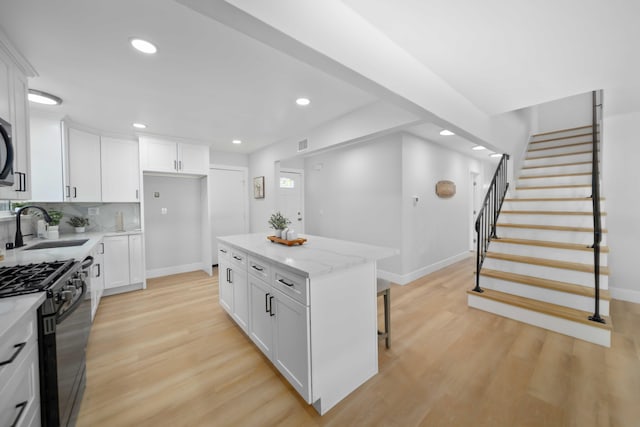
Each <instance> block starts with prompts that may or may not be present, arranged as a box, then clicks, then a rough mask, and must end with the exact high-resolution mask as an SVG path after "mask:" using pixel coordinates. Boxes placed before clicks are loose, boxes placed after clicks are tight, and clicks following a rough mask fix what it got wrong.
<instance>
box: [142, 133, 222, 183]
mask: <svg viewBox="0 0 640 427" xmlns="http://www.w3.org/2000/svg"><path fill="white" fill-rule="evenodd" d="M140 155H141V164H142V170H143V171H146V172H164V173H177V174H189V175H207V174H208V173H209V147H207V146H206V145H197V144H186V143H182V142H174V141H169V140H165V139H159V138H154V137H147V136H143V137H140Z"/></svg>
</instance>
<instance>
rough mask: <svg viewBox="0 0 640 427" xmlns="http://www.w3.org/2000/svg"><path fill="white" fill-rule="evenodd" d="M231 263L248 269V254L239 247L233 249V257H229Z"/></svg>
mask: <svg viewBox="0 0 640 427" xmlns="http://www.w3.org/2000/svg"><path fill="white" fill-rule="evenodd" d="M229 260H230V261H231V264H233V265H235V266H237V267H241V268H242V269H246V267H247V254H246V253H244V252H242V251H239V250H237V249H231V257H230V258H229Z"/></svg>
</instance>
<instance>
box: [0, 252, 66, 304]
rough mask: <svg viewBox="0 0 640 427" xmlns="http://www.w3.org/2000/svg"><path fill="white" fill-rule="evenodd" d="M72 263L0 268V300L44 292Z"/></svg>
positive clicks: (55, 262) (53, 262)
mask: <svg viewBox="0 0 640 427" xmlns="http://www.w3.org/2000/svg"><path fill="white" fill-rule="evenodd" d="M73 263H74V261H73V260H72V259H71V260H66V261H52V262H42V263H38V264H27V265H14V266H10V267H0V298H4V297H12V296H15V295H24V294H31V293H35V292H42V291H46V290H47V289H49V287H51V286H52V285H53V284H54V283H55V282H56V280H57V279H58V278H59V277H61V276H62V274H64V272H66V271H67V270H68V269H69V268H70V267H71V266H72V265H73Z"/></svg>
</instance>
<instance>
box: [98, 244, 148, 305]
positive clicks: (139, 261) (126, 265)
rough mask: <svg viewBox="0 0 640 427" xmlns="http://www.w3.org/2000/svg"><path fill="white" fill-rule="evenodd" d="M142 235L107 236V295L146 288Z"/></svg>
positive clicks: (105, 279) (105, 261)
mask: <svg viewBox="0 0 640 427" xmlns="http://www.w3.org/2000/svg"><path fill="white" fill-rule="evenodd" d="M142 238H143V236H142V234H131V235H126V234H123V235H118V236H105V237H104V239H103V242H104V289H105V295H106V294H108V295H112V294H115V293H120V292H127V291H131V290H137V289H142V287H143V286H144V256H143V255H144V251H143V245H142Z"/></svg>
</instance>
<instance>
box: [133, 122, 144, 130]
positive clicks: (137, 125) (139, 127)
mask: <svg viewBox="0 0 640 427" xmlns="http://www.w3.org/2000/svg"><path fill="white" fill-rule="evenodd" d="M133 127H134V128H137V129H146V128H147V125H145V124H144V123H134V124H133Z"/></svg>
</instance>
